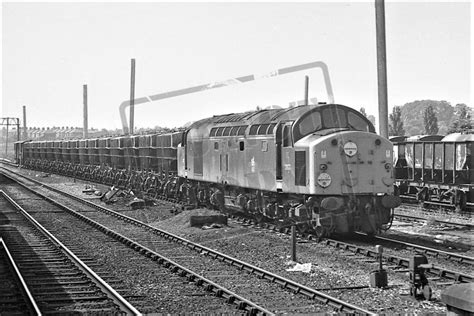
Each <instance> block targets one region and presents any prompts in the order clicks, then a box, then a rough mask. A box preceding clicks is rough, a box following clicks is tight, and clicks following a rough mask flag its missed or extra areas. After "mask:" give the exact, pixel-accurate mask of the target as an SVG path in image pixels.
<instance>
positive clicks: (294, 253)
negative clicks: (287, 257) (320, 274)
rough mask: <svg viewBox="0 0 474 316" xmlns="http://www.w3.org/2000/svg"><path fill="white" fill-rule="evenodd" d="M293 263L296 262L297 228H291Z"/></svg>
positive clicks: (293, 226)
mask: <svg viewBox="0 0 474 316" xmlns="http://www.w3.org/2000/svg"><path fill="white" fill-rule="evenodd" d="M291 261H296V226H295V225H292V226H291Z"/></svg>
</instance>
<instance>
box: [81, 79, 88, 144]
mask: <svg viewBox="0 0 474 316" xmlns="http://www.w3.org/2000/svg"><path fill="white" fill-rule="evenodd" d="M82 102H83V105H84V108H83V116H84V122H83V123H84V131H83V132H82V137H83V138H87V137H88V136H89V123H88V117H87V85H86V84H85V85H83V86H82Z"/></svg>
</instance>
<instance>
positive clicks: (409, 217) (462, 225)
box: [394, 214, 474, 229]
mask: <svg viewBox="0 0 474 316" xmlns="http://www.w3.org/2000/svg"><path fill="white" fill-rule="evenodd" d="M394 216H395V217H396V218H399V219H402V220H410V221H423V222H426V221H427V220H428V219H426V218H424V217H418V216H412V215H405V214H395V215H394ZM434 221H435V222H436V223H440V224H444V225H451V226H456V227H459V228H469V229H473V228H474V225H472V224H469V223H457V222H448V221H441V220H437V219H435V220H434Z"/></svg>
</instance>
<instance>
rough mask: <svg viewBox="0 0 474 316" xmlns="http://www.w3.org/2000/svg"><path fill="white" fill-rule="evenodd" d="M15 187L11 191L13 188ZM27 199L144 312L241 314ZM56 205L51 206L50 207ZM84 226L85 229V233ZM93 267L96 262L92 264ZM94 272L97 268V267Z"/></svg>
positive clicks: (51, 227)
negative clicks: (118, 282)
mask: <svg viewBox="0 0 474 316" xmlns="http://www.w3.org/2000/svg"><path fill="white" fill-rule="evenodd" d="M3 189H4V190H5V191H7V192H9V193H11V195H12V197H14V196H18V190H15V189H12V187H11V186H9V185H5V186H3ZM15 192H16V193H15ZM27 201H28V199H25V195H24V196H23V199H22V200H20V201H19V203H21V205H22V206H23V207H25V209H27V210H29V209H30V210H31V209H32V208H34V213H32V215H33V216H34V217H35V219H37V220H38V221H39V222H40V223H41V224H42V225H43V226H45V227H46V228H47V229H48V230H50V231H52V232H53V234H54V235H55V236H56V237H57V238H58V239H59V240H61V241H62V242H63V243H65V244H66V246H68V247H71V248H73V249H74V251H75V253H82V254H87V259H88V261H90V260H92V262H93V263H94V264H98V265H99V267H100V270H101V271H106V273H107V275H108V277H107V278H112V279H115V280H119V281H120V288H121V290H120V289H119V292H120V293H121V294H122V295H123V296H124V297H125V298H126V299H127V300H129V301H130V302H131V303H132V304H133V305H135V306H136V307H137V308H138V309H139V310H140V311H142V312H145V313H171V314H181V313H185V314H199V313H201V314H206V315H207V314H210V313H211V314H212V313H214V314H226V315H228V314H229V315H234V314H236V315H240V314H241V312H239V311H238V310H237V309H236V308H235V306H233V305H228V304H225V302H224V300H223V299H221V298H217V297H215V296H213V295H210V294H208V292H206V291H204V290H203V289H202V288H199V287H197V286H195V285H194V283H191V282H189V281H187V280H186V278H183V277H179V276H177V275H174V274H172V273H171V272H170V271H169V270H168V269H166V268H164V267H163V266H161V265H159V264H158V263H156V262H155V261H152V260H151V259H148V258H145V257H144V256H141V255H140V254H138V253H137V252H136V251H134V250H132V249H130V248H128V247H126V246H125V245H123V244H121V243H118V242H116V241H115V240H113V239H112V238H111V237H108V236H106V235H105V234H103V233H102V232H100V231H97V230H96V229H94V228H92V227H91V226H89V225H88V224H85V223H83V222H81V221H77V220H75V218H74V219H72V218H71V216H70V215H69V214H65V213H64V212H61V211H55V212H51V209H53V207H51V206H50V205H48V204H47V203H44V202H35V205H34V206H33V207H32V206H31V205H30V206H29V207H28V206H27V205H24V204H25V203H27ZM54 209H55V208H54ZM85 232H87V233H85ZM93 269H94V270H97V268H96V267H93ZM98 273H99V272H98Z"/></svg>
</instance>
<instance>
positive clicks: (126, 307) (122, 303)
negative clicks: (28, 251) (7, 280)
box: [0, 190, 142, 315]
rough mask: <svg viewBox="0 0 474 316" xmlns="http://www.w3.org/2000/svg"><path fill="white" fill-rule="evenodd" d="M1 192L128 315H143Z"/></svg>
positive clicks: (1, 192) (3, 194)
mask: <svg viewBox="0 0 474 316" xmlns="http://www.w3.org/2000/svg"><path fill="white" fill-rule="evenodd" d="M0 194H1V195H2V196H3V197H4V198H5V199H6V200H7V201H8V202H9V203H10V204H11V205H12V206H13V207H14V208H15V209H17V210H18V211H19V212H20V213H21V214H22V215H23V216H25V217H26V219H28V221H30V222H31V223H32V224H33V225H34V226H35V227H36V228H37V229H38V230H39V231H40V232H41V233H43V234H44V235H45V236H46V237H47V238H48V239H50V240H51V241H52V242H53V243H54V244H55V245H56V246H57V247H58V248H59V249H61V250H62V251H63V253H64V254H66V256H67V257H68V258H69V259H70V260H71V261H72V262H74V263H75V264H76V266H77V267H78V268H79V269H80V270H81V271H82V272H83V273H85V274H86V275H87V276H88V277H89V278H90V279H91V280H92V281H93V282H94V283H95V285H97V286H98V287H99V288H100V289H101V290H102V292H103V293H105V294H106V295H107V297H109V298H110V299H111V300H112V301H113V302H114V303H115V304H116V305H117V306H119V307H120V309H121V310H122V311H123V312H125V313H127V315H142V314H141V313H140V312H139V311H138V310H137V309H136V308H135V307H133V306H132V305H131V304H130V303H129V302H128V301H126V300H125V299H124V298H123V297H122V296H121V295H120V294H119V293H117V292H116V291H115V290H114V289H113V288H112V287H111V286H110V285H109V284H107V283H106V282H105V281H104V280H102V278H101V277H100V276H98V275H97V274H96V273H95V272H94V271H92V270H91V269H90V268H89V267H88V266H87V265H86V264H85V263H84V262H82V260H81V259H79V258H78V257H77V256H76V255H75V254H74V253H73V252H72V251H71V250H69V249H68V248H67V247H66V246H65V245H64V244H63V243H61V242H60V241H59V240H58V239H57V238H56V237H54V236H53V235H52V234H51V233H50V232H49V231H47V230H46V229H45V228H44V227H43V226H42V225H41V224H40V223H39V222H38V221H36V220H35V219H34V218H33V217H32V216H31V215H30V214H28V212H26V211H25V210H24V209H23V208H22V207H21V206H20V205H18V203H16V202H15V201H14V200H13V199H12V198H11V197H10V196H8V194H6V193H5V192H4V191H3V190H0Z"/></svg>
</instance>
